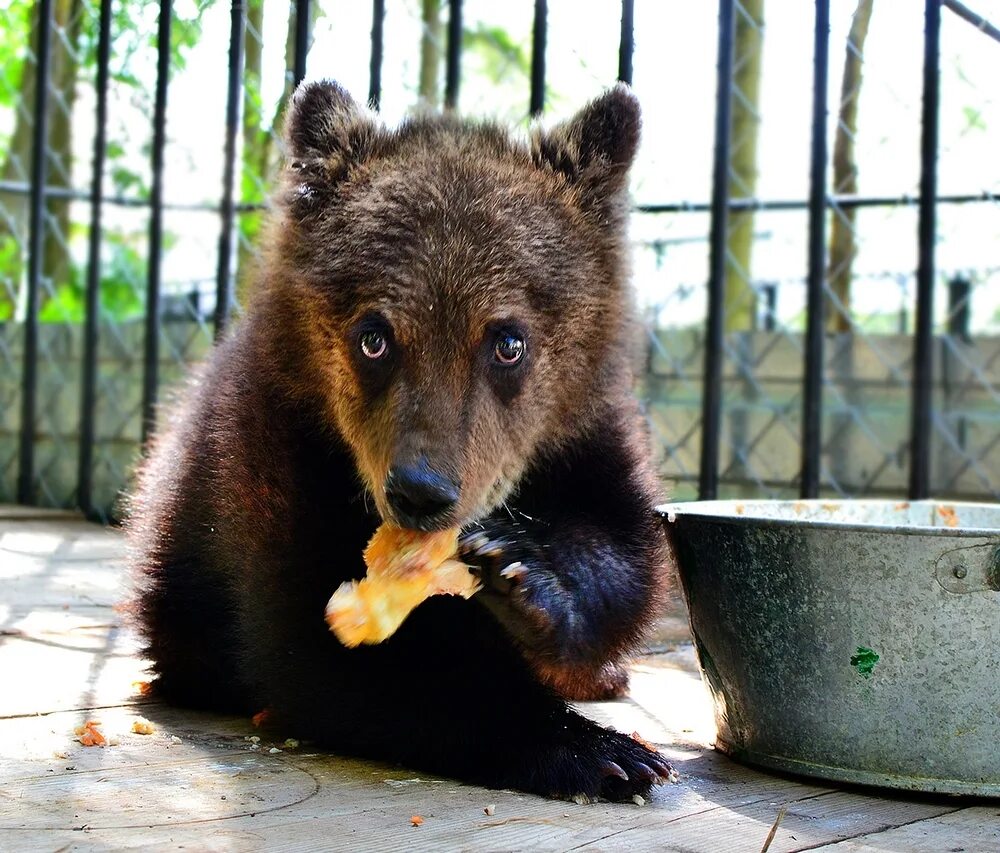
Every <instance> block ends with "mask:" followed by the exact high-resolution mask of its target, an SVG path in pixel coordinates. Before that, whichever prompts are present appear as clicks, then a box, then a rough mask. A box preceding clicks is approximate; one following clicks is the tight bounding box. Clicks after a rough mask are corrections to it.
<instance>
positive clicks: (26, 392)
mask: <svg viewBox="0 0 1000 853" xmlns="http://www.w3.org/2000/svg"><path fill="white" fill-rule="evenodd" d="M51 44H52V2H51V0H39V3H38V43H37V47H36V48H35V61H36V63H37V64H36V69H35V74H36V81H37V82H36V83H35V104H34V109H35V116H34V118H35V129H34V133H33V135H32V136H33V138H32V146H33V151H34V154H33V156H32V158H31V196H30V199H29V202H28V281H27V285H28V292H27V297H28V299H27V303H28V304H27V313H26V314H25V317H24V362H23V364H22V376H21V383H22V384H21V436H20V447H19V448H18V449H19V454H18V470H17V500H18V503H22V504H28V503H32V502H33V501H34V480H35V408H36V400H37V392H38V301H39V300H38V291H39V288H40V287H41V283H42V258H43V255H44V248H45V246H44V244H45V230H44V229H45V222H44V220H43V217H42V214H43V212H44V204H45V175H46V165H47V164H46V158H47V157H48V135H49V128H48V124H49V123H48V107H49V53H50V48H51Z"/></svg>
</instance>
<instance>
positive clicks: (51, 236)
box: [39, 0, 83, 305]
mask: <svg viewBox="0 0 1000 853" xmlns="http://www.w3.org/2000/svg"><path fill="white" fill-rule="evenodd" d="M53 12H54V19H55V26H56V29H57V31H58V30H62V31H63V32H64V33H65V41H63V39H60V38H53V39H52V54H51V56H52V66H51V70H50V74H51V90H52V92H53V96H50V99H49V140H48V152H49V169H48V184H49V186H53V187H64V188H67V189H68V188H70V187H72V185H73V105H74V104H75V103H76V77H77V68H78V65H79V61H78V56H79V53H78V51H79V49H80V32H81V27H82V24H83V0H56V2H55V4H54V5H53ZM69 212H70V201H69V200H68V199H49V200H48V201H47V203H46V213H47V216H46V223H45V225H46V227H45V251H44V260H43V266H42V269H43V271H44V275H45V277H46V278H47V279H48V281H49V282H50V285H51V288H52V290H51V292H49V293H45V292H43V293H41V294H39V296H40V297H41V301H40V304H41V305H44V304H45V301H46V297H51V296H54V295H55V291H56V289H57V288H60V287H66V286H68V285H69V284H70V279H71V274H72V271H71V267H70V252H69V239H70V234H69V231H70V218H69Z"/></svg>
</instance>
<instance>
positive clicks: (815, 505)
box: [660, 501, 1000, 797]
mask: <svg viewBox="0 0 1000 853" xmlns="http://www.w3.org/2000/svg"><path fill="white" fill-rule="evenodd" d="M660 512H661V513H662V515H663V519H664V526H665V528H666V531H667V534H668V537H669V538H670V541H671V542H672V544H673V547H674V550H675V552H676V556H677V560H678V564H679V567H680V575H681V579H682V583H683V586H684V592H685V594H686V597H687V602H688V607H689V609H690V614H691V627H692V630H693V632H694V639H695V643H696V646H697V651H698V657H699V660H700V663H701V668H702V673H703V675H704V677H705V681H706V683H707V684H708V687H709V689H710V690H711V692H712V695H713V698H714V702H715V713H716V722H717V726H718V741H717V746H718V747H719V748H720V749H722V750H724V751H725V752H727V753H729V754H730V755H732V756H733V757H734V758H737V759H739V760H742V761H745V762H747V763H750V764H756V765H761V766H763V767H768V768H774V769H778V770H785V771H791V772H794V773H801V774H804V775H807V776H815V777H820V778H823V779H831V780H837V781H843V782H854V783H860V784H866V785H878V786H886V787H891V788H905V789H910V790H918V791H931V792H940V793H950V794H974V795H978V796H989V797H1000V505H996V506H994V505H987V504H962V503H940V502H933V501H920V502H913V503H909V502H890V501H700V502H692V503H678V504H670V505H667V506H664V507H661V508H660Z"/></svg>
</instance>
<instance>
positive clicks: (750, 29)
mask: <svg viewBox="0 0 1000 853" xmlns="http://www.w3.org/2000/svg"><path fill="white" fill-rule="evenodd" d="M742 7H743V14H737V16H736V34H735V35H736V41H735V46H734V57H735V69H734V72H733V93H732V95H731V97H730V105H731V110H732V136H731V138H732V148H731V150H730V155H729V195H730V198H752V197H753V196H754V195H756V192H757V134H758V130H759V129H760V114H759V104H760V96H759V93H760V69H761V60H762V58H763V48H764V0H742ZM753 226H754V214H753V211H731V212H730V214H729V234H728V237H727V241H726V249H727V252H726V254H727V258H726V295H725V330H726V331H727V332H735V331H742V330H749V329H754V328H755V327H756V325H757V294H756V291H755V290H754V289H753V287H752V282H753V278H752V271H751V264H752V261H753Z"/></svg>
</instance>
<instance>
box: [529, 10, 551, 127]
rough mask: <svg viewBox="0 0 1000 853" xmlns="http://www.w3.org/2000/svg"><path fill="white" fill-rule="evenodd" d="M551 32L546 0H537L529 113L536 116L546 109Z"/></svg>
mask: <svg viewBox="0 0 1000 853" xmlns="http://www.w3.org/2000/svg"><path fill="white" fill-rule="evenodd" d="M548 34H549V9H548V3H547V2H546V0H535V23H534V25H533V26H532V29H531V103H530V105H529V107H528V114H529V115H530V116H531V117H532V118H534V117H536V116H540V115H541V114H542V110H544V109H545V43H546V42H547V41H548Z"/></svg>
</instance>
